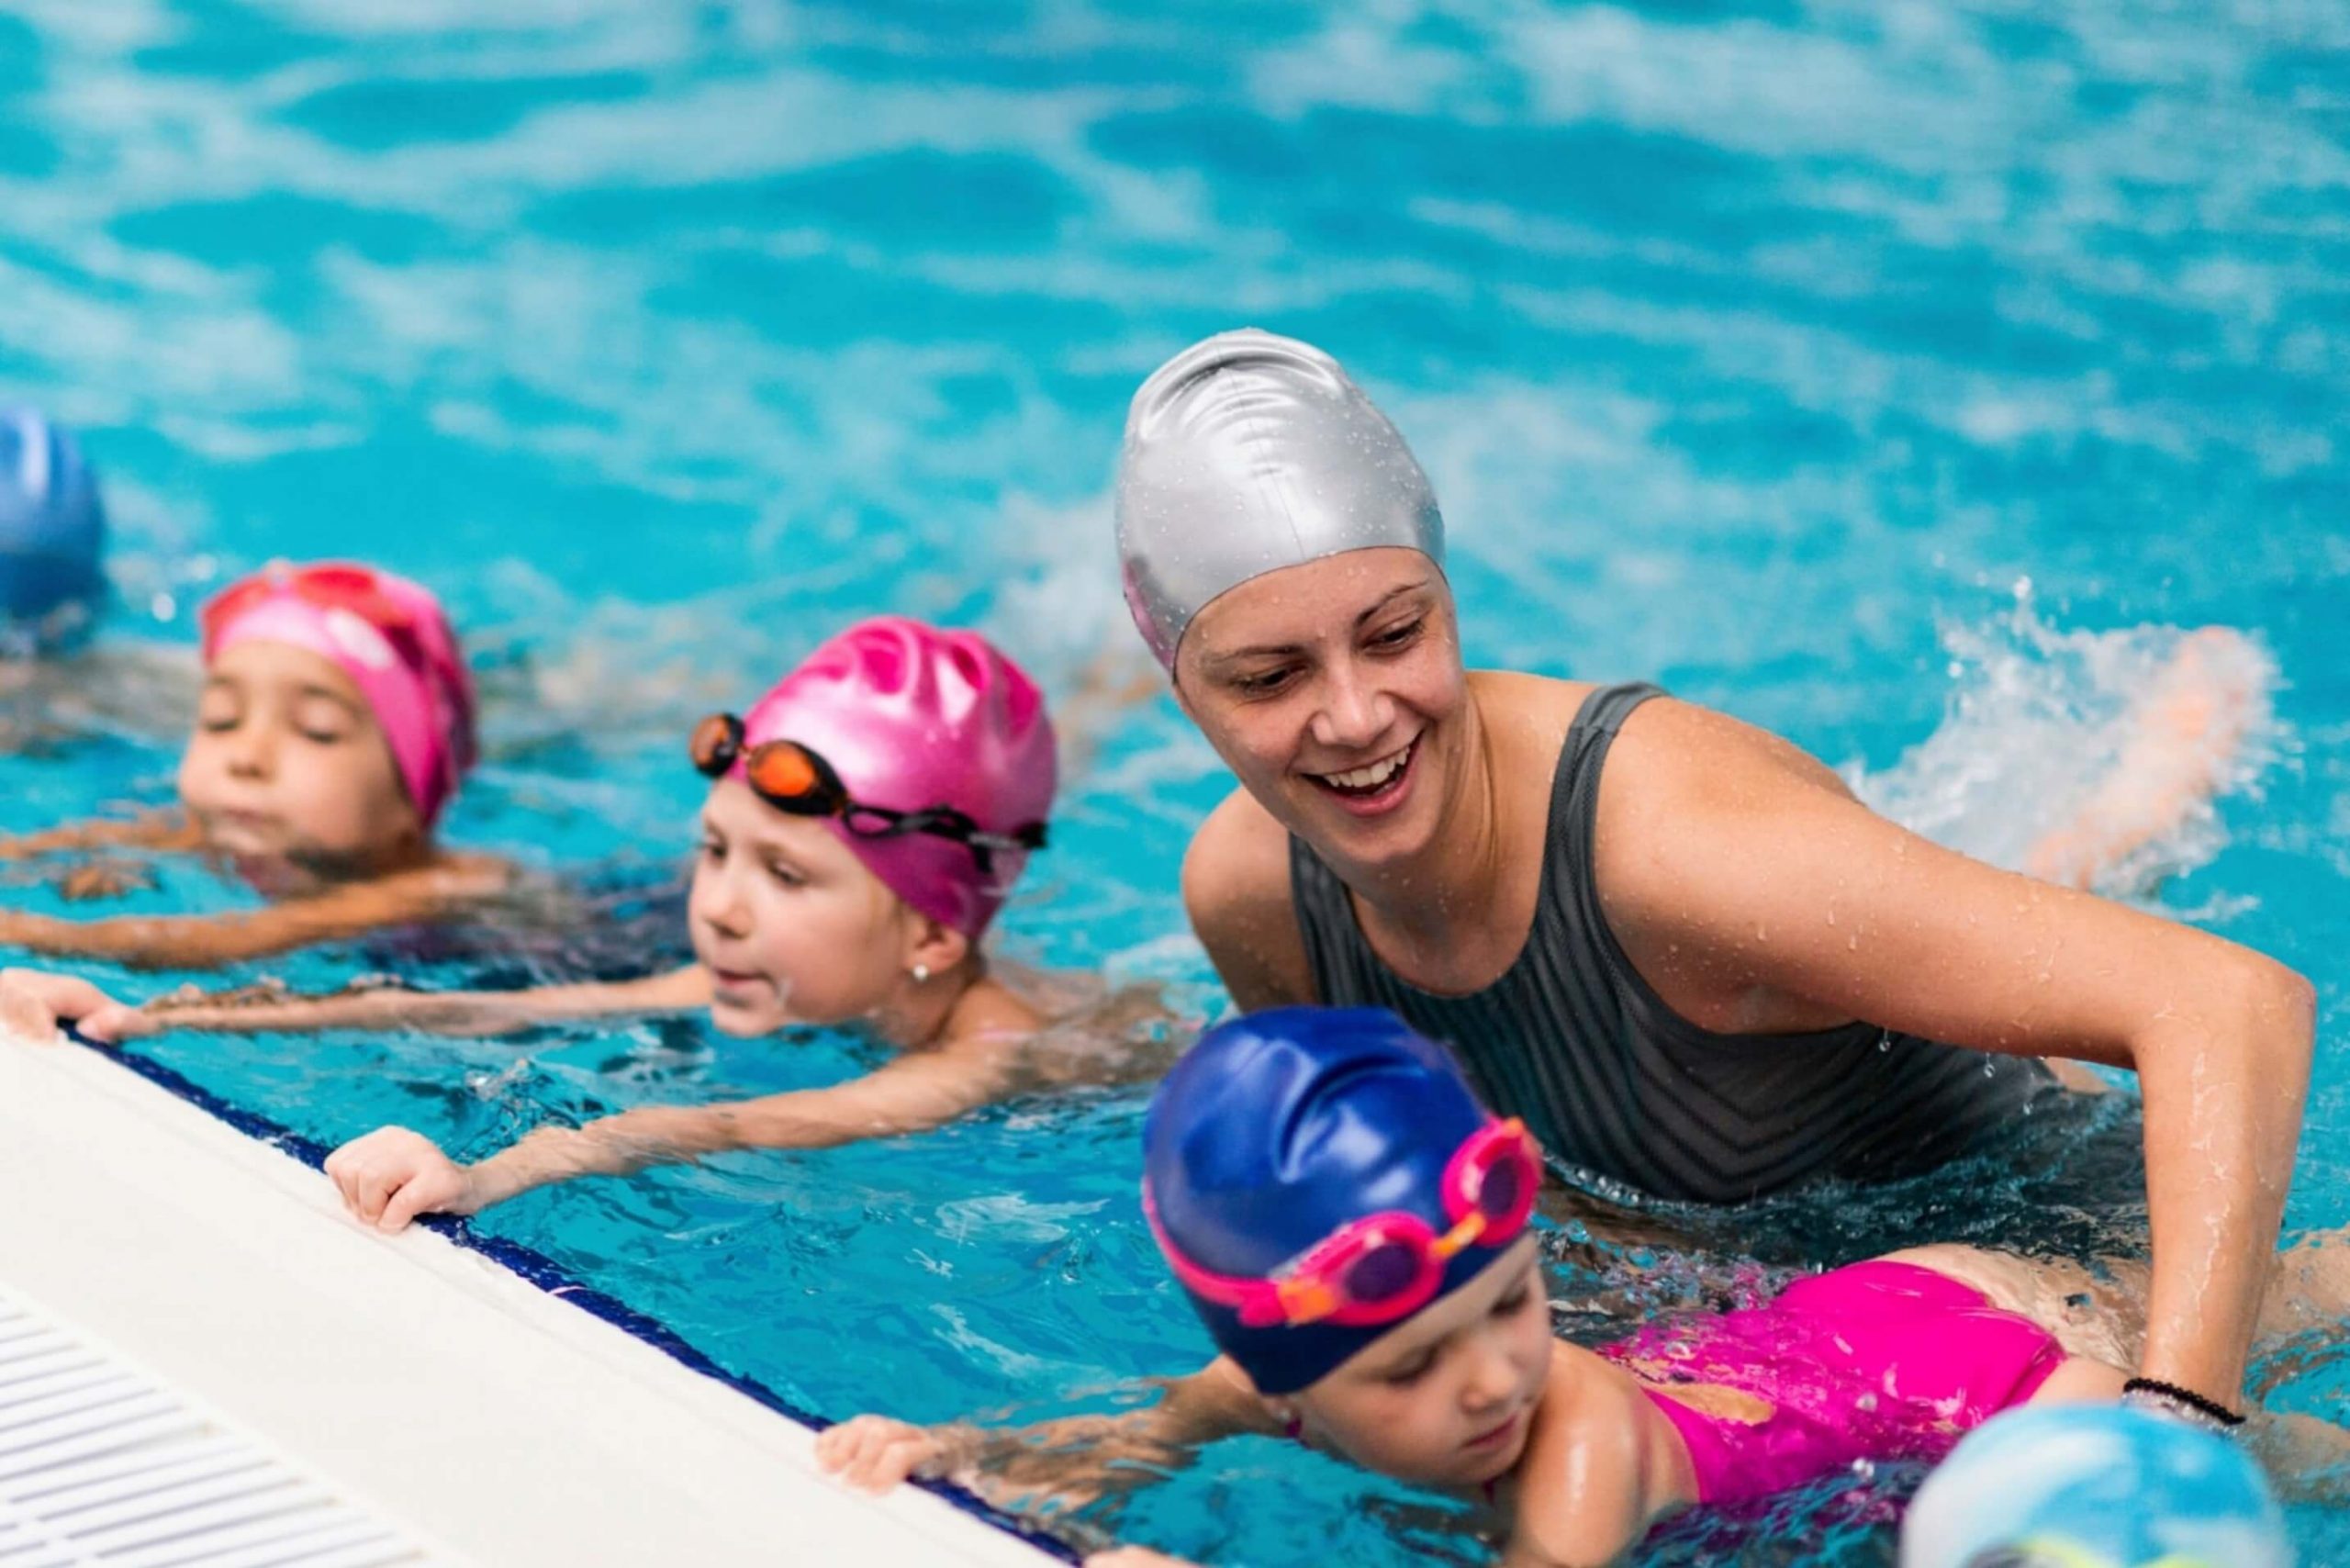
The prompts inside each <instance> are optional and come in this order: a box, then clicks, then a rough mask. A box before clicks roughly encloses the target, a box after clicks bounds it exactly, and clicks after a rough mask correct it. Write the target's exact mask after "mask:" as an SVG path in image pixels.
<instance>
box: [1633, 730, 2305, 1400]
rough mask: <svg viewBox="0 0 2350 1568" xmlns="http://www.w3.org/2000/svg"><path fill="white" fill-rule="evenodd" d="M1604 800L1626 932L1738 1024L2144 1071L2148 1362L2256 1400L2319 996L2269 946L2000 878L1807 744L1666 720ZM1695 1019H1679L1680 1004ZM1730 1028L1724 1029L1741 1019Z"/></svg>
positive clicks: (1659, 967) (2222, 1394)
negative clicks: (1872, 806)
mask: <svg viewBox="0 0 2350 1568" xmlns="http://www.w3.org/2000/svg"><path fill="white" fill-rule="evenodd" d="M1636 736H1637V737H1638V739H1637V742H1636V743H1635V744H1631V745H1625V744H1621V743H1619V745H1618V749H1617V754H1616V755H1615V756H1611V759H1610V762H1609V766H1608V768H1607V771H1606V774H1605V775H1604V776H1603V778H1602V782H1601V796H1600V821H1599V835H1598V845H1599V848H1598V863H1599V864H1598V872H1599V877H1600V888H1601V894H1602V899H1603V902H1604V903H1605V905H1606V912H1607V916H1608V920H1609V923H1610V924H1611V926H1613V927H1614V928H1615V929H1616V931H1617V935H1618V937H1619V939H1620V940H1623V941H1624V943H1625V946H1626V947H1627V949H1628V951H1630V952H1631V953H1632V954H1633V958H1634V962H1635V964H1636V966H1638V967H1639V969H1641V972H1642V973H1643V974H1645V975H1649V976H1650V977H1651V979H1652V980H1660V981H1661V983H1660V989H1663V990H1667V991H1668V999H1671V998H1672V996H1673V994H1675V993H1678V994H1679V995H1680V996H1682V997H1684V998H1689V997H1695V998H1700V999H1705V1000H1706V1001H1707V1002H1708V1003H1709V1005H1710V1007H1711V1010H1712V1011H1713V1012H1714V1013H1715V1014H1716V1015H1717V1016H1716V1018H1714V1019H1708V1018H1703V1017H1701V1018H1699V1019H1698V1020H1697V1021H1698V1022H1701V1023H1711V1024H1712V1025H1713V1026H1715V1027H1733V1028H1734V1027H1735V1026H1736V1025H1735V1022H1734V1021H1735V1020H1736V1019H1737V1018H1738V1017H1739V1016H1740V1015H1741V1014H1752V1013H1755V1012H1757V1011H1761V1012H1762V1013H1763V1014H1764V1015H1768V1014H1769V1009H1770V1007H1771V1006H1772V1005H1773V1004H1776V1003H1787V1002H1793V1003H1796V1004H1799V1005H1807V1006H1809V1007H1811V1008H1813V1009H1815V1010H1818V1011H1819V1012H1822V1013H1824V1014H1827V1015H1829V1016H1830V1017H1831V1018H1832V1017H1842V1018H1865V1019H1867V1020H1869V1021H1870V1022H1872V1023H1874V1024H1881V1025H1886V1026H1888V1027H1890V1028H1894V1029H1898V1030H1902V1031H1905V1032H1908V1033H1912V1034H1918V1035H1922V1036H1929V1037H1930V1038H1934V1039H1940V1040H1947V1041H1950V1042H1952V1043H1953V1044H1956V1045H1963V1046H1972V1047H1977V1048H1979V1049H1983V1050H1989V1051H1999V1052H2005V1053H2008V1054H2012V1055H2027V1056H2041V1055H2056V1056H2067V1057H2074V1058H2080V1059H2083V1060H2088V1061H2096V1062H2102V1063H2106V1064H2108V1065H2111V1066H2121V1067H2129V1068H2132V1069H2134V1070H2136V1071H2137V1073H2138V1076H2139V1079H2140V1081H2141V1085H2142V1089H2143V1101H2144V1114H2145V1139H2146V1187H2147V1202H2148V1209H2149V1214H2150V1216H2151V1220H2152V1226H2153V1232H2154V1277H2153V1292H2152V1297H2153V1299H2152V1303H2151V1310H2150V1316H2149V1319H2148V1329H2147V1338H2146V1348H2145V1352H2144V1362H2143V1370H2144V1372H2146V1374H2147V1375H2149V1376H2152V1377H2158V1378H2163V1379H2165V1380H2167V1381H2170V1382H2173V1383H2182V1384H2184V1385H2185V1386H2187V1387H2189V1388H2193V1389H2196V1390H2198V1391H2199V1392H2202V1393H2204V1394H2210V1395H2211V1396H2213V1397H2215V1398H2221V1399H2224V1400H2227V1401H2229V1402H2230V1403H2234V1402H2235V1401H2236V1400H2237V1399H2239V1398H2240V1396H2241V1391H2242V1386H2243V1380H2244V1358H2245V1353H2246V1350H2247V1347H2248V1345H2249V1342H2250V1338H2251V1335H2252V1330H2253V1327H2254V1322H2255V1316H2256V1314H2257V1310H2258V1307H2259V1303H2260V1298H2261V1291H2262V1286H2263V1283H2264V1282H2265V1280H2266V1276H2267V1271H2268V1267H2269V1257H2270V1253H2271V1249H2273V1248H2274V1246H2275V1244H2276V1238H2277V1226H2278V1223H2279V1219H2280V1216H2281V1215H2282V1212H2283V1204H2284V1198H2285V1190H2286V1187H2287V1185H2288V1182H2289V1181H2290V1179H2291V1176H2292V1170H2293V1159H2294V1149H2295V1144H2296V1142H2297V1140H2298V1137H2299V1136H2300V1117H2301V1102H2302V1097H2303V1094H2304V1093H2305V1092H2306V1089H2307V1085H2308V1081H2309V1067H2310V1051H2311V1028H2312V1023H2313V1016H2314V1007H2315V995H2314V992H2313V991H2312V990H2311V986H2310V984H2309V982H2308V981H2307V980H2304V979H2302V978H2301V977H2300V975H2297V974H2295V973H2293V972H2292V971H2291V970H2289V969H2285V968H2284V967H2283V966H2281V965H2278V964H2277V963H2274V962H2272V961H2271V960H2269V959H2267V958H2263V957H2261V956H2260V955H2259V954H2257V953H2255V952H2252V951H2251V950H2249V949H2247V948H2244V947H2241V946H2236V945H2234V944H2233V943H2229V942H2225V941H2222V940H2221V939H2220V938H2218V937H2216V936H2212V935H2208V934H2206V933H2204V932H2200V931H2197V930H2194V929H2192V928H2190V927H2188V926H2185V925H2180V924H2174V923H2172V922H2170V921H2165V920H2158V919H2155V918H2154V917H2153V916H2151V915H2146V914H2142V913H2137V912H2135V911H2133V910H2130V909H2126V908H2123V907H2122V906H2121V905H2118V904H2113V903H2109V902H2104V901H2102V900H2098V899H2095V898H2091V897H2089V896H2087V895H2086V894H2082V893H2077V892H2073V891H2069V890H2064V889H2060V888H2053V887H2050V886H2049V885H2047V884H2046V883H2043V882H2039V881H2035V880H2033V879H2030V878H2027V877H2022V876H2019V875H2015V874H2012V873H2009V872H2003V871H1997V870H1994V869H1992V868H1989V867H1986V866H1983V865H1981V864H1978V863H1977V862H1975V861H1972V860H1969V859H1967V858H1965V857H1963V856H1960V855H1956V854H1953V853H1952V852H1950V851H1948V850H1945V849H1942V848H1939V847H1937V846H1934V845H1932V844H1930V843H1929V842H1927V841H1926V840H1924V839H1921V838H1919V837H1917V836H1916V835H1914V834H1909V833H1908V832H1905V831H1904V830H1902V829H1901V828H1898V827H1897V826H1895V825H1894V824H1893V823H1888V822H1886V821H1885V820H1884V819H1883V818H1881V817H1878V816H1877V815H1875V814H1874V813H1873V812H1870V811H1868V810H1867V809H1866V808H1865V807H1863V806H1861V805H1860V804H1858V803H1857V802H1855V801H1852V799H1851V798H1850V796H1849V795H1847V794H1846V793H1844V792H1843V791H1842V790H1841V786H1839V785H1838V784H1836V782H1835V781H1834V779H1833V776H1832V775H1826V774H1825V770H1824V769H1821V768H1819V767H1818V765H1817V764H1816V763H1813V762H1812V761H1811V760H1810V759H1809V758H1807V757H1805V756H1803V755H1802V754H1801V753H1800V752H1797V751H1796V750H1795V748H1793V747H1791V746H1788V745H1785V743H1784V742H1781V741H1778V740H1775V739H1774V738H1773V737H1770V736H1767V735H1764V734H1762V733H1761V732H1759V731H1755V730H1752V729H1750V728H1748V727H1747V726H1745V725H1742V724H1740V723H1738V722H1735V721H1733V720H1729V719H1727V718H1724V717H1723V716H1721V715H1719V714H1714V713H1709V712H1707V711H1703V710H1700V709H1695V708H1691V707H1688V706H1687V705H1685V704H1681V703H1650V704H1648V705H1647V706H1646V707H1644V708H1642V709H1641V710H1640V711H1639V713H1637V714H1635V715H1634V716H1633V717H1632V718H1631V720H1629V721H1628V722H1627V724H1626V727H1625V730H1624V734H1623V741H1624V742H1633V741H1634V737H1636ZM1676 1005H1679V1003H1676ZM1723 1019H1727V1020H1730V1021H1731V1022H1729V1023H1724V1022H1721V1021H1719V1020H1723Z"/></svg>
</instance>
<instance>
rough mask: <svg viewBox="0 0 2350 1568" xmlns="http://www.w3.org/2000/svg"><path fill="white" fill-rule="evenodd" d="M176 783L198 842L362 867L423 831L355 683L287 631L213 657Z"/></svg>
mask: <svg viewBox="0 0 2350 1568" xmlns="http://www.w3.org/2000/svg"><path fill="white" fill-rule="evenodd" d="M179 787H180V800H181V802H182V803H183V804H185V806H186V807H187V810H188V813H189V815H191V816H192V817H194V818H195V819H196V823H197V825H198V826H199V827H200V828H201V829H202V830H203V832H204V835H205V839H206V842H207V843H208V844H210V845H211V846H213V847H214V848H216V849H218V850H221V851H223V852H225V853H227V854H229V855H233V856H236V857H240V858H248V857H250V858H261V859H275V858H281V857H282V858H285V859H291V860H297V861H305V862H310V863H323V864H327V865H334V866H344V867H363V868H364V867H367V866H371V865H375V864H378V863H380V862H382V861H383V860H385V859H386V858H388V857H390V856H391V855H392V854H393V852H395V851H396V850H397V849H399V848H401V847H403V846H409V845H413V844H415V843H416V842H418V841H419V840H420V839H421V838H422V837H423V834H424V830H423V826H422V824H421V823H420V822H419V821H418V820H417V815H416V808H415V807H414V806H413V805H411V804H409V802H408V794H407V791H406V790H403V789H402V788H401V786H400V779H399V770H398V767H397V764H396V763H394V762H393V760H392V748H391V745H390V743H388V742H387V741H386V740H385V738H384V732H383V729H382V727H381V726H380V725H378V724H377V723H376V722H375V712H374V711H372V710H371V709H369V707H368V706H367V701H366V699H365V698H364V697H362V696H361V695H360V694H359V689H358V688H357V687H356V686H354V685H353V684H352V680H351V678H350V677H349V676H347V675H345V674H343V672H342V671H341V670H340V669H338V668H336V667H335V666H334V664H333V662H332V661H331V660H329V659H324V658H321V657H319V655H317V654H314V653H311V652H309V651H308V649H304V648H297V647H293V646H290V645H288V644H284V643H270V642H260V641H255V642H251V643H240V644H237V645H236V646H234V647H232V648H230V649H229V651H228V652H226V653H224V654H222V655H220V656H219V657H218V658H217V659H215V660H213V661H212V665H211V667H210V668H209V669H207V671H206V672H205V682H204V694H203V696H202V697H201V698H200V699H198V700H197V703H196V731H195V733H194V734H192V735H191V736H190V737H189V739H188V745H187V755H186V756H183V757H182V758H181V759H180V777H179Z"/></svg>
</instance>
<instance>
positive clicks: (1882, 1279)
mask: <svg viewBox="0 0 2350 1568" xmlns="http://www.w3.org/2000/svg"><path fill="white" fill-rule="evenodd" d="M1598 1353H1599V1354H1600V1355H1603V1356H1605V1357H1606V1358H1607V1359H1608V1360H1609V1361H1616V1362H1618V1363H1620V1364H1621V1365H1622V1366H1623V1367H1624V1368H1625V1369H1626V1370H1628V1371H1629V1372H1632V1373H1633V1374H1634V1375H1636V1376H1638V1377H1640V1378H1643V1379H1645V1380H1647V1381H1649V1382H1652V1383H1712V1384H1716V1385H1718V1386H1720V1387H1724V1388H1733V1389H1737V1390H1739V1391H1740V1392H1741V1393H1744V1394H1753V1395H1755V1396H1756V1397H1758V1398H1761V1399H1762V1400H1765V1401H1768V1402H1769V1404H1770V1405H1771V1406H1772V1409H1771V1414H1770V1415H1769V1416H1767V1417H1764V1418H1763V1419H1762V1420H1760V1421H1742V1420H1739V1419H1737V1418H1735V1417H1722V1416H1710V1415H1706V1414H1703V1413H1701V1412H1699V1411H1697V1410H1695V1409H1693V1408H1692V1407H1690V1406H1686V1405H1684V1404H1682V1403H1681V1402H1680V1401H1679V1400H1677V1399H1675V1398H1673V1396H1672V1394H1671V1393H1670V1392H1669V1391H1659V1390H1656V1389H1647V1390H1643V1392H1645V1393H1646V1394H1648V1395H1649V1397H1650V1399H1651V1401H1652V1402H1653V1403H1654V1404H1655V1405H1656V1407H1657V1408H1658V1409H1659V1410H1661V1411H1662V1412H1663V1413H1664V1417H1665V1418H1666V1419H1667V1420H1669V1421H1671V1422H1672V1423H1673V1429H1674V1430H1675V1431H1677V1432H1679V1433H1680V1434H1681V1440H1682V1441H1683V1442H1684V1443H1686V1444H1687V1445H1688V1448H1689V1461H1690V1463H1691V1465H1692V1466H1693V1467H1694V1468H1695V1471H1696V1474H1697V1497H1698V1500H1699V1501H1700V1502H1705V1503H1736V1502H1741V1501H1744V1500H1747V1499H1750V1498H1755V1497H1762V1496H1767V1495H1770V1494H1772V1493H1774V1492H1782V1491H1785V1490H1786V1489H1787V1488H1789V1487H1792V1486H1798V1485H1801V1484H1803V1483H1805V1482H1807V1481H1810V1480H1814V1479H1816V1478H1817V1477H1818V1476H1822V1475H1826V1474H1829V1473H1831V1472H1834V1471H1838V1470H1841V1469H1844V1468H1845V1467H1847V1466H1849V1465H1851V1464H1852V1463H1853V1462H1855V1461H1857V1460H1864V1459H1865V1460H1905V1459H1908V1460H1935V1459H1940V1458H1941V1457H1942V1455H1943V1454H1945V1453H1947V1452H1949V1451H1950V1449H1951V1446H1952V1445H1953V1443H1955V1442H1956V1441H1957V1440H1958V1439H1959V1438H1960V1436H1961V1435H1963V1434H1964V1433H1965V1432H1968V1431H1970V1430H1972V1429H1973V1428H1975V1427H1978V1426H1980V1425H1981V1424H1982V1423H1983V1422H1985V1421H1987V1420H1989V1419H1990V1418H1991V1417H1993V1416H1995V1415H1997V1414H1998V1413H1999V1412H2000V1411H2002V1410H2006V1409H2009V1408H2010V1407H2011V1406H2018V1405H2021V1404H2022V1403H2023V1402H2024V1401H2026V1400H2027V1399H2030V1398H2031V1395H2032V1394H2033V1393H2034V1391H2036V1390H2037V1389H2038V1388H2039V1387H2040V1385H2041V1384H2042V1383H2045V1382H2046V1381H2047V1380H2048V1376H2049V1374H2050V1373H2051V1372H2054V1371H2055V1370H2056V1369H2057V1368H2058V1367H2059V1366H2061V1365H2063V1364H2064V1361H2065V1352H2064V1350H2062V1349H2060V1348H2059V1347H2058V1345H2057V1343H2056V1340H2055V1338H2054V1337H2053V1335H2051V1334H2050V1333H2049V1332H2048V1331H2047V1330H2046V1329H2044V1328H2042V1327H2040V1325H2038V1324H2037V1323H2034V1322H2032V1321H2031V1319H2030V1318H2028V1317H2022V1316H2018V1315H2017V1314H2015V1313H2012V1312H2003V1311H2001V1310H1999V1309H1998V1308H1997V1307H1995V1306H1992V1305H1990V1304H1989V1302H1988V1300H1987V1299H1986V1297H1985V1296H1984V1295H1983V1294H1982V1293H1981V1292H1979V1291H1977V1290H1975V1289H1974V1288H1973V1287H1972V1286H1969V1285H1964V1284H1961V1283H1959V1282H1957V1281H1956V1280H1953V1279H1951V1278H1949V1277H1948V1276H1947V1275H1943V1274H1938V1273H1936V1272H1934V1271H1932V1270H1931V1269H1921V1268H1919V1267H1917V1266H1915V1265H1914V1264H1909V1263H1857V1264H1854V1265H1853V1266H1852V1267H1851V1268H1848V1269H1838V1270H1835V1271H1832V1272H1830V1273H1825V1274H1819V1275H1816V1276H1814V1277H1812V1278H1810V1279H1806V1280H1799V1281H1797V1282H1796V1283H1795V1284H1793V1285H1790V1286H1789V1287H1788V1288H1787V1289H1786V1290H1785V1292H1784V1293H1782V1294H1780V1295H1779V1297H1778V1298H1777V1299H1776V1300H1774V1301H1773V1302H1771V1303H1770V1304H1769V1305H1765V1306H1760V1307H1753V1308H1750V1309H1748V1310H1745V1311H1740V1312H1729V1313H1724V1314H1721V1315H1719V1316H1712V1317H1699V1318H1691V1319H1688V1320H1685V1321H1683V1322H1680V1323H1662V1324H1656V1325H1652V1326H1651V1327H1646V1328H1643V1329H1641V1330H1640V1331H1639V1333H1638V1334H1635V1335H1633V1336H1632V1337H1631V1338H1628V1339H1623V1340H1619V1341H1617V1343H1615V1344H1612V1345H1606V1346H1602V1347H1600V1349H1599V1352H1598Z"/></svg>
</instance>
